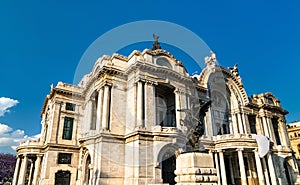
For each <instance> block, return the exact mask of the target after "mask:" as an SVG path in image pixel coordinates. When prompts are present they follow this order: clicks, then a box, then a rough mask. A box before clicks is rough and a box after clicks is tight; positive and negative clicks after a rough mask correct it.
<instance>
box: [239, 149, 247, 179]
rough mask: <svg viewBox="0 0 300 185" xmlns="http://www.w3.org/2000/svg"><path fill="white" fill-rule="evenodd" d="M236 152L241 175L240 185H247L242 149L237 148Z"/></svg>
mask: <svg viewBox="0 0 300 185" xmlns="http://www.w3.org/2000/svg"><path fill="white" fill-rule="evenodd" d="M237 152H238V158H239V166H240V174H241V185H247V176H246V171H245V164H244V157H243V149H241V148H239V149H237Z"/></svg>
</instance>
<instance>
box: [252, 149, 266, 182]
mask: <svg viewBox="0 0 300 185" xmlns="http://www.w3.org/2000/svg"><path fill="white" fill-rule="evenodd" d="M254 156H255V163H256V169H257V175H258V180H259V185H265V178H264V173H263V169H262V166H261V161H260V157H259V155H258V151H257V148H256V149H254Z"/></svg>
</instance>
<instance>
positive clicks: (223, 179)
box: [218, 150, 227, 185]
mask: <svg viewBox="0 0 300 185" xmlns="http://www.w3.org/2000/svg"><path fill="white" fill-rule="evenodd" d="M218 152H219V157H220V169H221V177H222V185H227V179H226V168H225V162H224V154H223V151H222V150H219V151H218Z"/></svg>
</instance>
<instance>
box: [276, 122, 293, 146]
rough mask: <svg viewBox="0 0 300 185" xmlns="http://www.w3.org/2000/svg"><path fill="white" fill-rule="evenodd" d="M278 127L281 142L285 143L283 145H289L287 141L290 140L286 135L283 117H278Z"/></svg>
mask: <svg viewBox="0 0 300 185" xmlns="http://www.w3.org/2000/svg"><path fill="white" fill-rule="evenodd" d="M278 128H279V131H280V135H281V138H282V139H283V141H282V143H281V144H282V145H285V146H290V143H289V141H290V140H289V137H288V133H287V129H286V124H285V120H284V119H282V118H279V119H278Z"/></svg>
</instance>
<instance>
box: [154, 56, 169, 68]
mask: <svg viewBox="0 0 300 185" xmlns="http://www.w3.org/2000/svg"><path fill="white" fill-rule="evenodd" d="M156 65H159V66H164V67H167V68H169V69H172V65H171V64H170V62H169V61H168V60H167V59H165V58H159V59H157V60H156Z"/></svg>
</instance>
